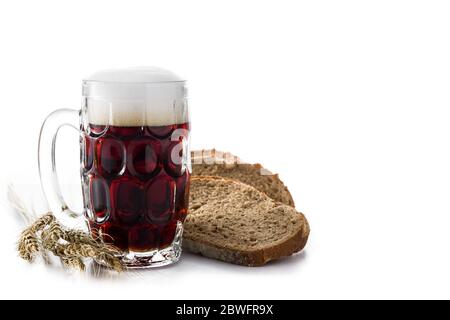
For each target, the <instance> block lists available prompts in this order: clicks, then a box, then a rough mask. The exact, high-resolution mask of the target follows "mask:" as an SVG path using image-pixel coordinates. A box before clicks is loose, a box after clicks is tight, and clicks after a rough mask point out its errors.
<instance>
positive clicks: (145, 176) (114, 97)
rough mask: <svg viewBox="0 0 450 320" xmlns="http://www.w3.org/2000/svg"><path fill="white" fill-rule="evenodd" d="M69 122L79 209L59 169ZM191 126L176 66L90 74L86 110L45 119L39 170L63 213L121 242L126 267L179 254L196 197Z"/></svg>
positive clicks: (57, 209)
mask: <svg viewBox="0 0 450 320" xmlns="http://www.w3.org/2000/svg"><path fill="white" fill-rule="evenodd" d="M63 125H70V126H72V127H74V128H76V129H77V130H79V132H80V149H81V184H82V191H83V202H84V210H83V211H84V212H83V213H79V214H77V213H75V212H73V211H72V210H70V209H69V208H68V206H67V205H66V203H65V201H64V199H63V197H62V194H61V191H60V188H59V183H58V180H57V174H56V169H55V141H56V135H57V133H58V130H59V128H60V127H61V126H63ZM189 130H190V123H189V112H188V106H187V97H186V86H185V81H183V80H181V79H180V78H178V77H177V76H176V75H174V74H173V73H171V72H169V71H166V70H163V69H158V68H131V69H123V70H107V71H101V72H97V73H95V74H93V75H92V76H90V77H89V78H87V80H84V81H83V102H82V107H81V110H70V109H61V110H57V111H55V112H53V113H52V114H50V115H49V116H48V118H47V119H46V120H45V122H44V124H43V125H42V129H41V135H40V139H39V170H40V175H41V184H42V188H43V191H44V193H45V196H46V198H47V201H48V204H49V207H50V209H51V210H52V212H53V213H54V214H55V215H56V216H57V217H58V218H60V219H62V220H63V215H66V214H68V215H69V216H70V217H72V218H78V217H80V216H83V215H84V219H85V220H86V221H87V224H88V228H89V230H90V232H91V234H92V235H93V236H94V237H101V239H103V241H105V242H107V243H110V244H112V245H113V246H115V247H116V248H118V249H119V250H120V252H121V255H120V257H121V259H122V261H123V262H124V264H125V265H126V266H127V267H130V268H145V267H154V266H162V265H167V264H170V263H173V262H176V261H177V260H178V259H179V256H180V254H181V235H182V232H183V224H182V223H183V221H184V219H185V217H186V214H187V208H188V201H189V176H190V172H191V168H190V152H189ZM66 220H67V218H66Z"/></svg>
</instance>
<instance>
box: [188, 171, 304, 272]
mask: <svg viewBox="0 0 450 320" xmlns="http://www.w3.org/2000/svg"><path fill="white" fill-rule="evenodd" d="M193 181H202V182H208V183H212V182H213V181H220V183H224V182H225V183H227V184H233V183H235V184H240V185H242V183H241V182H237V181H233V180H229V179H224V178H222V177H194V178H193ZM245 188H246V189H249V188H251V189H252V192H257V193H258V194H262V193H261V192H259V191H257V190H256V189H254V188H253V187H251V186H248V185H246V186H245ZM262 197H263V199H264V198H266V199H267V200H264V201H271V202H272V203H273V201H272V200H271V199H270V198H268V196H267V195H264V194H262ZM277 206H285V208H286V210H289V211H290V212H292V211H293V209H292V208H290V207H287V206H286V205H284V204H278V205H277ZM287 208H289V209H287ZM217 210H220V208H218V209H217ZM191 211H192V214H193V215H195V211H196V210H195V209H193V210H192V209H191ZM218 212H219V211H218ZM297 214H298V216H297V217H295V218H296V219H299V220H300V223H299V226H300V227H299V228H298V230H296V232H295V233H294V234H293V235H292V236H291V237H289V238H288V239H286V240H285V241H283V242H275V243H273V244H272V245H269V246H266V247H263V248H256V249H249V250H243V249H239V248H230V247H227V246H226V245H224V246H219V245H217V244H214V243H211V242H210V241H208V240H206V239H205V238H206V237H204V238H201V237H200V236H198V235H197V236H195V235H194V232H192V235H191V234H190V232H189V231H190V228H191V227H192V226H191V225H190V223H191V222H190V220H189V215H188V220H187V224H185V226H186V227H187V231H188V232H187V233H185V235H184V237H183V247H184V248H185V249H186V250H188V251H190V252H193V253H198V254H201V255H203V256H205V257H208V258H213V259H217V260H221V261H225V262H229V263H233V264H239V265H245V266H261V265H264V264H266V263H267V262H269V261H272V260H276V259H280V258H282V257H286V256H290V255H292V254H294V253H296V252H299V251H301V250H302V249H303V248H304V247H305V245H306V243H307V240H308V236H309V233H310V228H309V224H308V221H307V220H306V218H305V216H304V215H303V214H302V213H300V212H297ZM192 223H193V224H195V222H192Z"/></svg>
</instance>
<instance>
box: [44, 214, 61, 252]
mask: <svg viewBox="0 0 450 320" xmlns="http://www.w3.org/2000/svg"><path fill="white" fill-rule="evenodd" d="M63 234H64V231H63V229H62V228H61V226H60V225H59V223H58V222H56V221H53V222H51V223H50V225H49V226H48V227H47V228H46V229H44V231H42V234H41V238H42V244H43V246H44V248H45V249H47V250H50V251H53V250H54V249H55V246H56V245H57V243H58V241H59V240H60V239H61V238H62V236H63Z"/></svg>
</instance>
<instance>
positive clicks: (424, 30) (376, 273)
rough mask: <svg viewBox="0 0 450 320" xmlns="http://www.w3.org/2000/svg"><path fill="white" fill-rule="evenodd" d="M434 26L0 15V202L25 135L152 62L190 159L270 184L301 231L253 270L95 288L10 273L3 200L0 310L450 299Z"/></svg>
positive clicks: (413, 12) (444, 59)
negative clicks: (56, 304) (183, 93)
mask: <svg viewBox="0 0 450 320" xmlns="http://www.w3.org/2000/svg"><path fill="white" fill-rule="evenodd" d="M449 17H450V4H449V2H448V1H411V0H409V1H392V0H390V1H381V0H378V1H305V2H302V1H279V0H278V1H261V0H259V1H242V0H241V1H231V0H227V1H210V0H209V1H197V0H191V1H164V2H163V1H158V2H156V1H155V2H153V1H148V0H146V1H134V0H127V1H111V0H109V1H93V0H89V1H72V2H68V1H56V0H55V1H47V0H41V1H21V0H16V1H2V2H0V46H1V47H0V92H1V96H0V107H1V115H2V116H1V125H0V130H1V132H0V137H1V140H0V141H1V159H0V168H1V169H0V179H1V185H2V187H3V189H5V188H4V187H5V186H6V184H7V183H8V182H10V181H12V182H14V184H15V185H16V188H17V189H18V190H20V192H21V196H22V197H23V198H24V199H26V201H27V203H37V202H39V198H40V197H41V195H40V194H39V192H38V190H39V189H38V187H39V184H38V174H37V161H36V153H37V140H38V133H39V128H40V125H41V123H42V121H43V120H44V118H45V116H46V115H47V114H48V113H50V112H51V111H52V110H54V109H56V108H61V107H71V108H79V106H80V101H81V79H82V78H83V77H84V76H86V75H88V74H89V73H91V72H93V71H96V70H98V69H103V68H109V67H123V66H136V65H137V66H139V65H156V66H161V67H165V68H168V69H171V70H173V71H175V72H176V73H178V74H180V75H182V76H183V77H185V78H187V79H188V81H189V98H190V107H191V111H192V124H193V131H192V146H193V148H194V149H195V148H200V147H216V148H218V149H221V150H227V151H231V152H233V153H235V154H237V155H239V156H240V157H241V158H243V159H245V160H248V161H254V162H256V161H258V162H261V163H263V164H264V165H265V166H266V167H267V168H269V169H271V170H272V171H275V172H278V173H279V174H280V176H281V178H282V179H283V180H284V181H285V183H286V184H287V185H288V186H289V188H290V190H291V192H292V194H293V197H294V199H295V201H296V204H297V208H298V210H301V211H302V212H304V213H305V214H306V216H307V217H308V219H309V221H310V224H311V237H310V241H309V243H308V245H307V248H306V250H305V251H304V252H303V253H301V254H298V255H296V256H294V257H292V258H289V259H285V260H284V261H280V262H278V263H273V264H270V265H267V266H265V267H260V268H246V267H240V266H234V265H228V264H225V263H221V262H216V261H212V260H208V259H205V258H201V257H197V256H194V255H190V254H185V255H184V256H183V259H182V261H181V262H179V263H178V264H177V265H174V266H172V267H169V268H163V269H158V270H149V271H145V272H139V273H126V274H124V275H122V276H119V277H109V276H106V277H100V278H96V277H93V276H90V275H89V273H88V274H86V275H77V274H68V273H66V272H63V271H61V270H60V268H59V267H58V266H57V265H54V266H53V267H46V266H44V265H42V264H37V265H29V264H27V263H26V262H23V261H21V260H20V259H19V258H18V257H17V254H16V252H15V241H16V239H17V237H18V234H19V232H20V230H21V228H23V226H24V224H23V223H21V221H20V219H18V218H17V216H16V214H15V213H14V212H13V211H12V210H10V209H9V208H8V206H7V202H6V200H5V199H6V197H4V191H3V189H2V198H1V199H2V202H1V229H0V249H1V250H0V254H1V266H0V268H1V272H0V297H1V298H145V299H156V298H162V299H167V298H180V299H187V298H194V299H197V298H237V299H241V298H450V289H449V288H450V273H449V270H450V248H449V246H450V232H449V229H450V201H449V194H450V165H449V164H450V148H449V137H450V125H449V117H450V91H449V88H450V41H449V39H450V38H449V36H450V19H449ZM67 131H68V132H64V134H63V135H64V137H61V139H64V142H61V141H58V146H62V147H61V148H59V149H58V152H59V156H58V157H59V160H60V165H59V167H63V168H64V170H63V172H64V173H63V174H62V176H63V178H64V179H63V180H64V181H63V182H64V183H65V184H67V185H68V186H69V185H70V184H72V185H74V186H77V177H78V167H77V166H78V146H77V134H76V133H75V132H72V131H71V130H70V129H67ZM61 150H64V152H63V154H61ZM66 178H67V179H66ZM70 178H72V179H73V180H72V181H69V180H70ZM68 188H69V187H67V188H66V191H65V192H66V196H67V193H68V191H67V190H68ZM68 197H72V198H74V199H75V200H74V202H76V200H79V199H80V197H79V195H78V189H77V188H76V187H74V188H73V190H72V192H71V194H70V195H68ZM74 205H76V203H74ZM78 205H79V204H78ZM30 206H31V204H30ZM37 210H38V209H37ZM38 211H39V210H38Z"/></svg>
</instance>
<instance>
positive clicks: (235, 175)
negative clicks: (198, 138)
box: [191, 149, 294, 207]
mask: <svg viewBox="0 0 450 320" xmlns="http://www.w3.org/2000/svg"><path fill="white" fill-rule="evenodd" d="M191 158H192V175H193V176H219V177H224V178H228V179H234V180H239V181H241V182H244V183H246V184H248V185H251V186H252V187H254V188H256V189H258V190H259V191H262V192H264V193H265V194H267V195H268V196H269V197H271V198H272V199H274V200H276V201H278V202H281V203H284V204H287V205H289V206H292V207H294V200H293V199H292V196H291V193H290V192H289V190H288V188H287V187H286V186H285V185H284V183H283V182H282V181H281V180H280V179H279V178H278V174H273V173H271V172H270V171H269V170H267V169H265V168H264V167H263V166H262V165H260V164H259V163H256V164H250V163H243V162H242V161H241V160H240V159H239V158H238V157H236V156H234V155H232V154H231V153H229V152H221V151H216V150H215V149H212V150H197V151H193V152H192V153H191Z"/></svg>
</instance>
